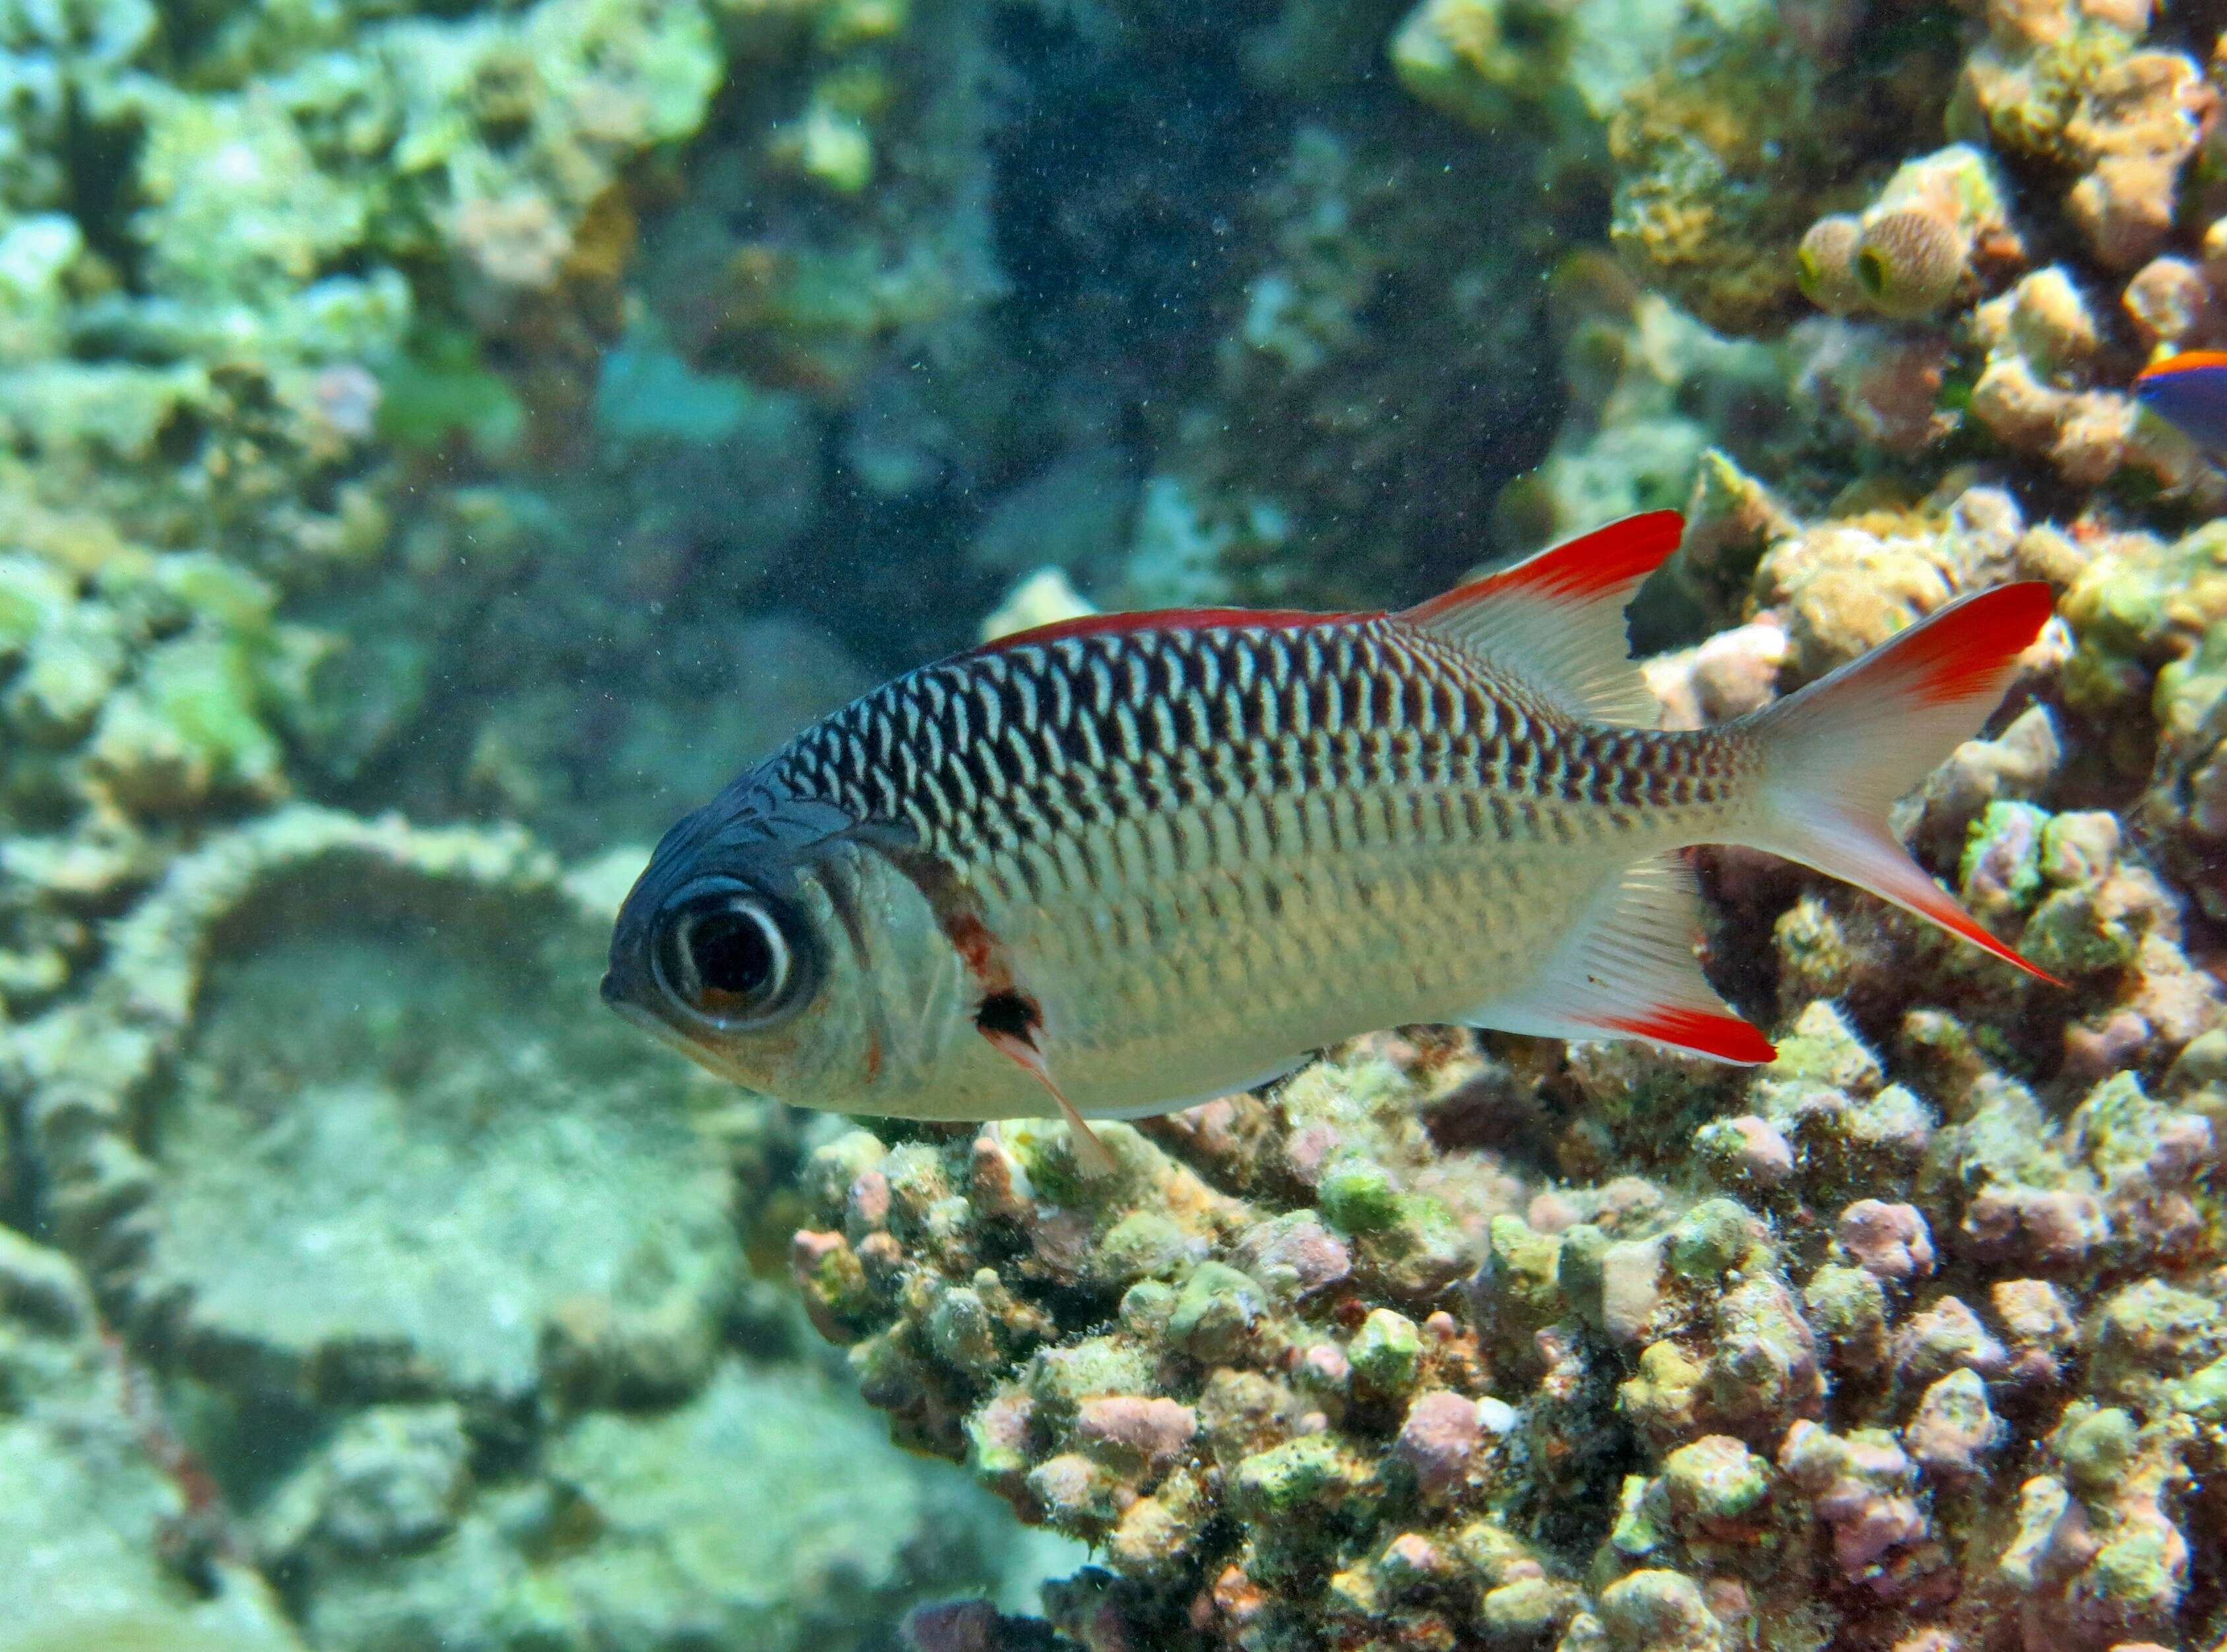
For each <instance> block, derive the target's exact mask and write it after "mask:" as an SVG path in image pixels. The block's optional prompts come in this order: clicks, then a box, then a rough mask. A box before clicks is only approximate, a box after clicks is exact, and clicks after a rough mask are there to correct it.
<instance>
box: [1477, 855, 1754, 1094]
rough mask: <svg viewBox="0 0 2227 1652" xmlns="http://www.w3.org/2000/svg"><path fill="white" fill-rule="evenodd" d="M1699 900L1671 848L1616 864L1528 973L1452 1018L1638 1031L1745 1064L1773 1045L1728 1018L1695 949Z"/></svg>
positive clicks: (1615, 1034)
mask: <svg viewBox="0 0 2227 1652" xmlns="http://www.w3.org/2000/svg"><path fill="white" fill-rule="evenodd" d="M1700 901H1701V897H1700V895H1699V893H1698V891H1697V890H1695V888H1694V873H1693V869H1692V868H1691V867H1690V866H1688V864H1687V863H1686V861H1685V859H1684V858H1683V857H1682V856H1681V855H1679V854H1676V853H1670V854H1663V855H1656V856H1653V857H1651V858H1649V859H1646V860H1643V861H1640V862H1638V863H1637V864H1634V865H1631V866H1628V867H1626V868H1625V869H1624V872H1623V874H1622V875H1621V876H1620V877H1618V878H1617V880H1616V881H1615V882H1614V883H1611V884H1610V885H1608V886H1607V887H1606V888H1605V889H1603V890H1601V891H1600V892H1599V894H1598V895H1597V896H1595V897H1594V898H1593V900H1592V902H1591V903H1589V904H1588V905H1587V906H1586V908H1585V909H1583V910H1581V911H1579V913H1577V914H1576V915H1575V916H1574V917H1573V921H1572V922H1571V925H1570V928H1569V931H1568V933H1567V935H1566V936H1565V937H1564V939H1563V941H1562V943H1561V945H1560V946H1559V947H1556V948H1555V949H1554V955H1553V956H1552V957H1550V958H1549V959H1547V961H1546V963H1545V965H1544V966H1542V967H1541V969H1540V971H1539V972H1538V973H1537V974H1535V975H1534V976H1533V977H1532V978H1531V979H1529V980H1528V981H1525V982H1524V983H1522V985H1521V986H1519V987H1518V988H1516V990H1515V991H1513V992H1503V993H1500V994H1497V995H1496V996H1495V997H1493V998H1490V999H1488V1000H1487V1001H1486V1002H1484V1003H1483V1004H1480V1005H1477V1006H1475V1007H1474V1008H1473V1009H1471V1010H1470V1011H1467V1012H1466V1013H1464V1014H1463V1015H1461V1016H1459V1017H1457V1018H1458V1019H1459V1020H1462V1021H1464V1022H1466V1023H1468V1024H1470V1025H1471V1026H1477V1027H1496V1028H1498V1029H1499V1030H1501V1031H1503V1032H1526V1033H1531V1034H1534V1035H1536V1036H1543V1037H1547V1038H1643V1039H1645V1040H1646V1041H1647V1042H1648V1043H1654V1044H1660V1045H1662V1046H1663V1047H1665V1048H1666V1049H1675V1050H1679V1051H1681V1052H1682V1053H1684V1054H1686V1055H1689V1056H1707V1057H1708V1058H1709V1059H1710V1060H1712V1061H1720V1062H1739V1063H1742V1064H1749V1065H1752V1064H1753V1063H1756V1062H1767V1061H1769V1060H1771V1058H1772V1057H1773V1056H1776V1055H1777V1053H1778V1052H1777V1050H1776V1049H1773V1048H1772V1046H1771V1040H1770V1039H1768V1038H1766V1037H1764V1036H1763V1034H1762V1033H1760V1032H1758V1030H1756V1029H1755V1028H1754V1027H1753V1026H1752V1025H1750V1024H1748V1023H1747V1022H1745V1021H1743V1020H1741V1019H1740V1017H1738V1016H1737V1015H1734V1014H1733V1013H1732V1009H1731V1006H1730V1005H1726V1003H1725V1001H1724V1000H1723V999H1722V998H1719V997H1718V996H1717V992H1716V989H1715V988H1714V987H1713V986H1711V985H1709V983H1708V979H1707V977H1705V976H1704V975H1703V974H1702V973H1701V963H1700V961H1699V960H1697V959H1696V958H1695V957H1694V941H1695V939H1696V938H1697V937H1698V936H1699V935H1700V934H1701V914H1700Z"/></svg>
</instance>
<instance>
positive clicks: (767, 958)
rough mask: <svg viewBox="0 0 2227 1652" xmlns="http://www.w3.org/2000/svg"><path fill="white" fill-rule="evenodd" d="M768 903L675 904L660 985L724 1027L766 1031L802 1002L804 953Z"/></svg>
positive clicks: (665, 934)
mask: <svg viewBox="0 0 2227 1652" xmlns="http://www.w3.org/2000/svg"><path fill="white" fill-rule="evenodd" d="M792 933H793V930H792V928H790V927H788V926H785V925H784V924H783V922H782V917H781V915H779V914H777V913H776V911H775V909H774V908H773V907H772V906H771V905H770V904H769V903H767V902H766V901H765V900H764V899H763V898H762V897H760V896H756V895H753V894H750V893H748V892H745V891H743V890H733V889H727V890H711V891H707V892H705V893H701V894H698V895H694V896H685V897H683V898H682V899H680V900H679V901H676V902H675V903H673V905H672V906H671V907H670V908H669V909H667V911H666V913H665V914H664V915H663V917H662V918H661V919H660V922H659V925H658V932H657V937H656V941H655V944H654V947H653V948H652V950H651V954H650V957H651V960H652V962H653V964H654V966H655V969H656V972H657V979H658V983H659V985H661V986H662V987H664V989H665V991H666V992H667V995H668V996H669V997H671V998H673V1000H674V1001H675V1002H677V1003H678V1004H680V1006H681V1007H682V1008H684V1009H686V1010H687V1011H689V1012H690V1013H691V1014H692V1015H694V1016H696V1017H699V1018H700V1019H702V1020H705V1021H709V1022H711V1023H713V1024H715V1025H718V1026H721V1027H728V1028H732V1027H738V1026H752V1025H758V1024H763V1023H765V1022H767V1021H770V1020H772V1019H774V1018H775V1017H777V1016H779V1015H780V1014H781V1013H782V1011H785V1010H787V1009H788V1008H789V1007H791V1006H792V1005H793V1004H794V1001H795V1000H796V999H797V998H799V997H800V993H799V992H798V988H799V986H800V985H801V982H802V979H803V976H804V973H805V972H804V970H803V969H802V967H801V963H802V959H801V947H799V946H798V945H797V944H795V943H794V941H792V939H791V934H792Z"/></svg>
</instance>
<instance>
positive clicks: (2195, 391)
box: [2134, 350, 2227, 454]
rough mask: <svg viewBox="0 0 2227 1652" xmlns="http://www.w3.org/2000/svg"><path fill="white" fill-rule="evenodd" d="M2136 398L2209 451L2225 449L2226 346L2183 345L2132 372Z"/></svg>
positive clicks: (2226, 398)
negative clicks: (2198, 347)
mask: <svg viewBox="0 0 2227 1652" xmlns="http://www.w3.org/2000/svg"><path fill="white" fill-rule="evenodd" d="M2134 399H2135V400H2137V401H2139V402H2140V403H2141V405H2143V406H2145V407H2147V408H2148V409H2149V410H2150V411H2152V412H2153V413H2155V414H2156V415H2157V416H2158V417H2159V418H2162V419H2164V420H2165V421H2166V423H2168V424H2172V425H2173V427H2174V428H2175V429H2177V430H2179V431H2181V432H2182V433H2183V434H2185V435H2186V436H2187V437H2189V438H2190V439H2191V440H2192V441H2193V442H2194V443H2196V444H2197V445H2198V447H2200V448H2202V449H2203V450H2205V452H2206V453H2212V454H2227V350H2184V351H2182V352H2181V353H2180V354H2179V355H2173V356H2167V357H2166V359H2165V360H2162V361H2158V362H2153V363H2152V364H2151V365H2150V366H2148V367H2144V368H2143V369H2142V370H2141V372H2140V373H2136V374H2135V375H2134Z"/></svg>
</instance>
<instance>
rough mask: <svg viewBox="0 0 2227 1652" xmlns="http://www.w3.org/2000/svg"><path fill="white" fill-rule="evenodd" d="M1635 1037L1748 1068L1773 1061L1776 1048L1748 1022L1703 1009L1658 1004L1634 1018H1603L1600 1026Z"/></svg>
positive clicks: (1733, 1016)
mask: <svg viewBox="0 0 2227 1652" xmlns="http://www.w3.org/2000/svg"><path fill="white" fill-rule="evenodd" d="M1601 1025H1602V1026H1604V1027H1607V1028H1609V1029H1611V1030H1614V1031H1617V1032H1622V1033H1629V1034H1630V1036H1633V1037H1635V1038H1651V1039H1653V1040H1654V1041H1655V1042H1656V1043H1661V1044H1675V1045H1676V1046H1677V1047H1678V1048H1679V1049H1690V1050H1694V1051H1696V1052H1697V1053H1699V1054H1701V1055H1704V1056H1715V1057H1716V1058H1717V1059H1718V1060H1719V1061H1724V1062H1745V1063H1748V1064H1751V1065H1754V1064H1759V1063H1761V1062H1768V1061H1772V1060H1775V1059H1776V1058H1777V1055H1778V1048H1777V1045H1775V1044H1773V1043H1771V1040H1770V1039H1768V1038H1766V1037H1764V1036H1763V1034H1762V1033H1761V1032H1759V1031H1758V1030H1756V1029H1755V1027H1754V1026H1753V1025H1752V1024H1750V1023H1748V1022H1745V1021H1743V1020H1741V1019H1740V1018H1739V1017H1738V1016H1736V1015H1713V1014H1711V1013H1710V1012H1709V1011H1707V1010H1686V1009H1679V1008H1675V1007H1673V1006H1669V1005H1658V1006H1656V1007H1655V1008H1652V1009H1648V1010H1643V1011H1641V1012H1640V1013H1639V1014H1637V1015H1632V1016H1618V1017H1613V1018H1604V1019H1603V1020H1602V1022H1601Z"/></svg>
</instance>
